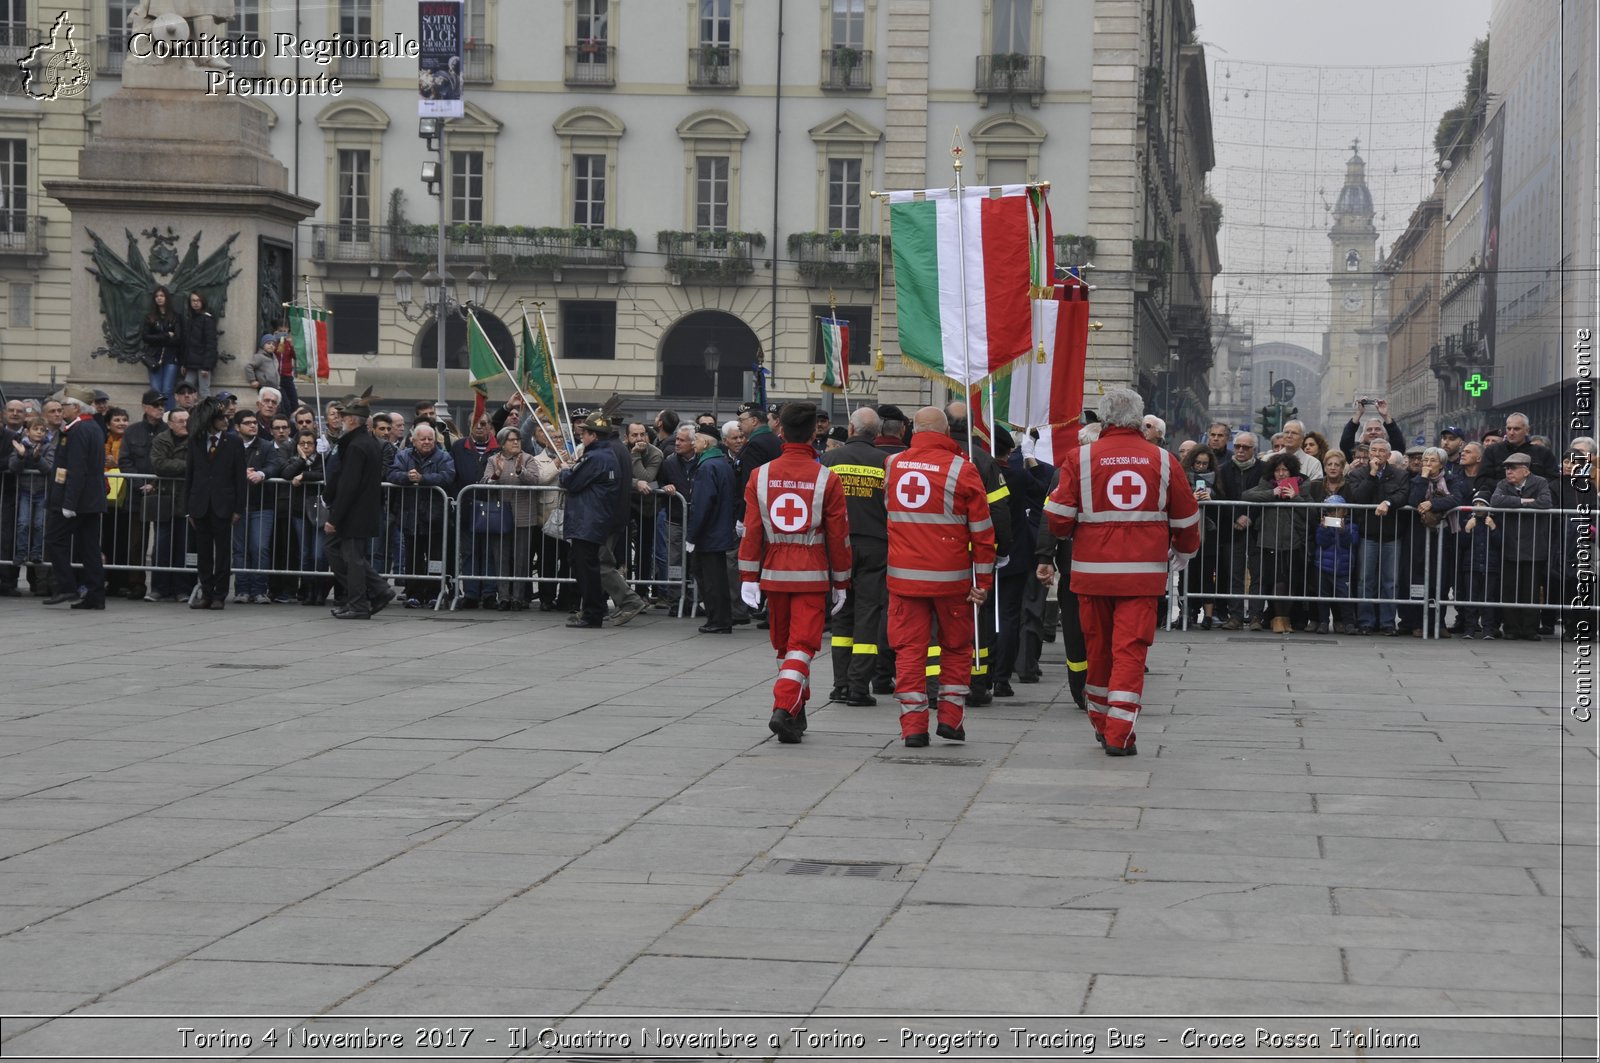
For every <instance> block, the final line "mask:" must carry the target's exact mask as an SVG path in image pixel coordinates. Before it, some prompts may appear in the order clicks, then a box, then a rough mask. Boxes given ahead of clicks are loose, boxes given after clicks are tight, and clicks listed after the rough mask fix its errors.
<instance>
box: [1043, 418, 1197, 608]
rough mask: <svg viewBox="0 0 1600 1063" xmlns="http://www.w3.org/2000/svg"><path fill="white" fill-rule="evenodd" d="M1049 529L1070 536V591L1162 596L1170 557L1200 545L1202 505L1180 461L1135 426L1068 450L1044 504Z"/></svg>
mask: <svg viewBox="0 0 1600 1063" xmlns="http://www.w3.org/2000/svg"><path fill="white" fill-rule="evenodd" d="M1044 509H1045V513H1046V514H1048V515H1049V518H1050V532H1051V534H1053V535H1054V536H1055V537H1056V538H1057V539H1063V540H1064V539H1069V538H1070V539H1072V541H1073V542H1072V589H1073V590H1074V591H1076V592H1077V593H1078V594H1090V595H1102V596H1106V597H1113V598H1131V597H1139V596H1142V595H1160V594H1165V593H1166V589H1167V572H1168V569H1169V555H1170V554H1171V552H1172V551H1176V552H1177V554H1178V556H1179V558H1180V559H1181V560H1183V561H1184V562H1187V561H1188V559H1189V558H1191V557H1193V556H1194V555H1195V553H1196V552H1198V551H1199V549H1200V507H1199V504H1198V503H1196V502H1195V500H1194V492H1193V491H1192V490H1190V488H1189V480H1188V478H1187V477H1185V476H1184V473H1183V466H1181V465H1179V464H1178V459H1177V458H1176V457H1175V456H1174V455H1173V454H1171V453H1169V452H1168V451H1165V450H1162V449H1161V448H1160V447H1158V446H1156V445H1155V444H1154V443H1150V442H1147V441H1146V440H1145V438H1144V437H1143V436H1142V435H1140V434H1139V430H1138V429H1137V428H1110V427H1108V428H1106V429H1105V430H1104V431H1102V432H1101V433H1100V438H1099V439H1098V440H1096V441H1095V442H1093V443H1090V444H1088V445H1087V446H1081V447H1079V448H1078V449H1077V450H1069V451H1067V454H1066V460H1065V461H1063V462H1062V464H1061V482H1060V484H1058V485H1057V486H1056V489H1055V491H1054V493H1052V494H1051V495H1050V500H1049V501H1048V502H1046V503H1045V505H1044Z"/></svg>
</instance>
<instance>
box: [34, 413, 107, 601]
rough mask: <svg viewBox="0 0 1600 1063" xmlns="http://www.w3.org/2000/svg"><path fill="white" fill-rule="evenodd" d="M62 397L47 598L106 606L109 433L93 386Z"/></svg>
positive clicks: (47, 539)
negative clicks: (52, 588)
mask: <svg viewBox="0 0 1600 1063" xmlns="http://www.w3.org/2000/svg"><path fill="white" fill-rule="evenodd" d="M62 403H63V405H64V406H65V407H66V419H65V420H64V421H63V422H62V425H61V437H60V439H58V440H57V442H56V466H55V472H54V473H52V474H51V476H50V487H49V490H48V492H47V494H46V502H45V505H46V509H45V526H44V550H45V556H46V557H47V558H48V559H49V561H50V567H51V568H52V569H53V570H54V574H55V584H56V593H55V594H53V595H51V596H50V597H49V598H46V599H45V600H44V604H46V605H60V604H61V603H62V602H71V603H72V608H74V609H104V608H105V607H106V573H105V569H104V567H103V566H102V564H101V561H100V519H101V517H103V516H104V515H105V512H106V476H105V469H106V434H105V432H103V431H102V430H101V428H100V424H99V422H98V421H96V420H95V419H94V392H92V391H89V390H87V389H85V388H80V387H75V386H70V385H69V386H68V387H67V388H66V389H65V391H64V392H63V397H62ZM74 552H76V553H77V555H78V563H79V564H81V565H82V566H83V585H84V588H85V591H86V593H85V595H84V597H83V598H82V599H81V600H80V599H79V597H78V579H77V577H76V576H75V575H74V574H73V571H72V555H73V553H74Z"/></svg>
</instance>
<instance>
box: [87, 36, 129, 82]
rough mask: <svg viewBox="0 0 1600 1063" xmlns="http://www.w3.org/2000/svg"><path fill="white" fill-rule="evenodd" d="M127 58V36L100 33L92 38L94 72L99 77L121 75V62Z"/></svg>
mask: <svg viewBox="0 0 1600 1063" xmlns="http://www.w3.org/2000/svg"><path fill="white" fill-rule="evenodd" d="M127 58H128V38H127V37H124V36H122V35H121V34H105V33H102V34H101V35H100V36H98V37H96V38H95V39H94V72H95V73H96V74H99V75H100V76H101V77H121V76H122V64H123V62H124V61H125V60H126V59H127Z"/></svg>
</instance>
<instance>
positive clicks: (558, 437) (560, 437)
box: [490, 299, 567, 459]
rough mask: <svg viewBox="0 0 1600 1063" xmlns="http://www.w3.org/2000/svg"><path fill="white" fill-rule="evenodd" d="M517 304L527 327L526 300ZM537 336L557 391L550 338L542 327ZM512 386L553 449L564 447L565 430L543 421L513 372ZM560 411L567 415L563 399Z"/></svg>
mask: <svg viewBox="0 0 1600 1063" xmlns="http://www.w3.org/2000/svg"><path fill="white" fill-rule="evenodd" d="M517 305H518V306H519V307H520V308H521V310H522V324H523V327H524V328H527V327H528V306H527V300H525V299H518V300H517ZM534 305H536V306H540V307H542V306H543V305H544V304H542V303H536V304H534ZM539 324H540V325H541V326H542V325H543V324H544V318H543V317H541V318H540V319H539ZM539 336H540V338H541V339H543V340H544V349H545V354H546V356H547V357H549V358H550V375H551V376H553V377H555V378H556V388H557V391H558V392H559V390H560V387H561V378H560V377H559V376H556V371H555V357H554V355H552V354H551V353H550V339H549V337H548V336H547V335H546V334H545V332H544V329H543V328H542V327H541V328H540V330H539ZM490 346H491V347H492V346H493V344H491V345H490ZM495 357H496V358H498V357H500V355H499V352H496V353H495ZM512 386H513V387H515V388H516V389H517V394H518V395H521V396H522V403H523V405H524V406H526V407H527V408H528V412H529V413H530V414H532V415H533V422H534V424H537V425H538V426H539V427H540V428H541V429H543V430H544V434H545V436H546V438H548V439H549V440H550V442H551V443H552V444H554V445H555V447H554V448H553V449H558V450H559V449H564V448H565V446H566V442H567V437H566V433H565V432H560V433H557V432H556V431H555V430H554V429H553V428H552V427H551V426H550V425H548V424H546V423H545V422H544V419H543V418H541V417H540V416H539V405H538V403H535V402H532V401H530V400H529V399H528V396H527V395H526V394H524V393H523V391H522V388H521V387H520V386H518V383H517V381H516V379H515V374H513V379H512ZM561 412H562V416H564V417H565V416H567V412H566V407H565V400H563V406H562V411H561ZM566 457H567V454H564V453H558V454H557V458H558V459H565V458H566Z"/></svg>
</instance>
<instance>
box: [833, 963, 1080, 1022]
mask: <svg viewBox="0 0 1600 1063" xmlns="http://www.w3.org/2000/svg"><path fill="white" fill-rule="evenodd" d="M1088 988H1089V976H1088V975H1084V974H1062V973H1058V972H1055V971H1005V970H994V969H973V968H955V969H951V968H949V967H945V966H935V967H881V966H875V967H870V968H868V967H854V966H853V967H851V968H850V969H848V970H846V971H845V972H844V973H843V974H842V975H840V976H839V980H838V981H837V982H835V983H834V984H833V985H832V986H831V987H830V988H829V989H828V992H827V994H826V995H825V996H823V998H822V1000H821V1002H820V1003H819V1004H818V1007H819V1009H820V1010H822V1011H825V1012H826V1011H831V1010H833V1009H834V1008H844V1007H851V1008H861V1009H870V1010H873V1011H880V1012H888V1013H896V1012H902V1013H910V1012H915V1011H920V1010H922V1009H924V1008H929V1007H940V1006H951V1005H952V1004H954V1005H955V1006H958V1007H960V1008H963V1009H968V1010H970V1011H971V1012H973V1013H981V1012H1002V1013H1011V1014H1029V1013H1032V1014H1057V1013H1060V1012H1062V1011H1063V1010H1066V1011H1072V1012H1075V1011H1076V1010H1077V1006H1078V1002H1080V1001H1082V1000H1083V998H1084V996H1085V994H1086V993H1087V992H1088ZM818 1025H821V1024H818Z"/></svg>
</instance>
